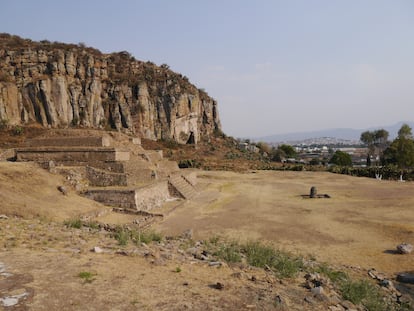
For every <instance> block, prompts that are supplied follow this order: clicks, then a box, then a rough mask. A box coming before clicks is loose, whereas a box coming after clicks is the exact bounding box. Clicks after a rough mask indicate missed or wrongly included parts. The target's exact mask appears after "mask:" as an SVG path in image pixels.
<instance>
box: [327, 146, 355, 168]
mask: <svg viewBox="0 0 414 311" xmlns="http://www.w3.org/2000/svg"><path fill="white" fill-rule="evenodd" d="M329 163H332V164H336V165H339V166H352V158H351V156H350V155H349V154H348V153H346V152H343V151H340V150H337V151H335V153H334V154H333V156H332V158H331V159H330V160H329Z"/></svg>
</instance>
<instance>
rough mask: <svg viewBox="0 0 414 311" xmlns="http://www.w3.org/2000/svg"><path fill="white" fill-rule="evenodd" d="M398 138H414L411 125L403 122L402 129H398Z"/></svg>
mask: <svg viewBox="0 0 414 311" xmlns="http://www.w3.org/2000/svg"><path fill="white" fill-rule="evenodd" d="M398 138H407V139H412V138H413V133H412V131H411V127H410V126H409V125H408V124H405V123H404V124H403V125H402V126H401V128H400V130H399V131H398Z"/></svg>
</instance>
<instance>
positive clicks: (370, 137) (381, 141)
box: [360, 129, 389, 166]
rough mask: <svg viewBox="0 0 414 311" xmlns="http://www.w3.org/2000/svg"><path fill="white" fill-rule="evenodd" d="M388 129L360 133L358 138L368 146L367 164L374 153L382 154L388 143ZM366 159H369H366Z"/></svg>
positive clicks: (368, 164)
mask: <svg viewBox="0 0 414 311" xmlns="http://www.w3.org/2000/svg"><path fill="white" fill-rule="evenodd" d="M388 136H389V133H388V131H386V130H384V129H379V130H375V131H365V132H363V133H361V137H360V140H361V141H362V142H363V143H364V144H365V145H367V146H368V155H367V166H370V165H371V159H370V157H371V156H372V155H375V154H379V155H380V154H382V153H383V151H384V150H385V149H386V147H387V144H388ZM368 159H370V160H369V161H368Z"/></svg>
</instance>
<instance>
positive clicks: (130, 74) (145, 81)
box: [0, 34, 221, 143]
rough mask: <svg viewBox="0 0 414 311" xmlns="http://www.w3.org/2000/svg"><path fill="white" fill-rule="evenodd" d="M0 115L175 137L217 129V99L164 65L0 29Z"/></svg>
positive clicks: (193, 139)
mask: <svg viewBox="0 0 414 311" xmlns="http://www.w3.org/2000/svg"><path fill="white" fill-rule="evenodd" d="M0 120H2V121H3V122H5V121H6V122H7V123H8V124H10V125H21V124H29V123H33V122H37V123H40V124H42V125H43V126H45V127H53V128H61V127H90V128H108V129H109V128H112V129H117V130H121V131H124V132H130V133H135V134H136V135H138V136H141V137H144V138H150V139H171V140H175V141H177V142H179V143H187V142H190V143H197V142H198V141H200V139H204V138H208V137H209V136H211V135H213V134H214V132H217V131H221V125H220V120H219V116H218V111H217V103H216V101H215V100H213V99H212V98H211V97H209V96H208V95H207V93H206V92H204V91H203V90H199V89H197V88H196V87H195V86H194V85H192V84H191V83H189V81H188V79H187V78H186V77H184V76H182V75H181V74H178V73H175V72H173V71H171V70H170V69H169V68H168V66H167V65H161V66H160V67H159V66H156V65H154V64H153V63H150V62H142V61H138V60H135V59H134V58H133V57H132V56H131V55H130V54H129V53H127V52H120V53H112V54H103V53H101V52H99V51H98V50H95V49H92V48H86V47H84V46H83V45H82V44H80V45H73V44H72V45H70V44H62V43H50V42H48V41H41V42H33V41H31V40H27V39H21V38H19V37H17V36H10V35H8V34H0Z"/></svg>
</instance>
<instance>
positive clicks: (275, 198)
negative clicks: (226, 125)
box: [158, 171, 414, 273]
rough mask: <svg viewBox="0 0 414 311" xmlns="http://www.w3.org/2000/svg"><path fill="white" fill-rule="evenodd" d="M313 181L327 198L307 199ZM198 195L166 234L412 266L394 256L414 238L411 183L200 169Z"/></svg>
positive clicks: (166, 226) (384, 267)
mask: <svg viewBox="0 0 414 311" xmlns="http://www.w3.org/2000/svg"><path fill="white" fill-rule="evenodd" d="M312 186H315V187H316V188H317V190H318V193H327V194H329V195H330V196H331V198H329V199H325V198H324V199H309V198H303V197H302V196H301V195H305V194H309V190H310V188H311V187H312ZM199 187H200V188H201V189H202V191H201V194H200V195H199V196H198V197H197V198H196V199H194V200H193V201H190V202H186V203H185V204H184V206H182V207H180V208H178V209H177V210H176V211H175V212H174V213H172V214H171V215H170V216H169V217H168V218H167V219H166V220H165V221H164V222H163V223H161V224H159V226H158V228H159V230H161V231H163V232H165V233H166V234H174V233H178V232H182V231H183V230H184V229H189V228H191V229H193V230H194V233H195V235H197V236H199V237H207V236H211V235H225V236H229V237H231V238H234V239H236V240H249V239H252V240H256V239H260V240H263V241H268V242H271V243H273V244H275V246H276V247H278V248H282V249H285V250H289V251H291V252H295V253H298V254H302V255H310V256H313V257H315V258H317V259H318V260H321V261H326V262H330V263H335V264H342V265H353V266H361V267H364V268H376V269H377V270H380V271H384V272H387V273H396V272H399V271H405V270H412V269H413V267H414V256H402V255H398V254H395V253H394V250H395V247H396V245H398V244H399V243H401V242H407V243H414V184H413V183H408V182H407V183H401V182H396V181H385V180H383V181H378V180H375V179H369V178H359V177H352V176H344V175H336V174H332V173H325V172H273V171H258V172H255V173H244V174H239V173H232V172H200V174H199Z"/></svg>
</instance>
